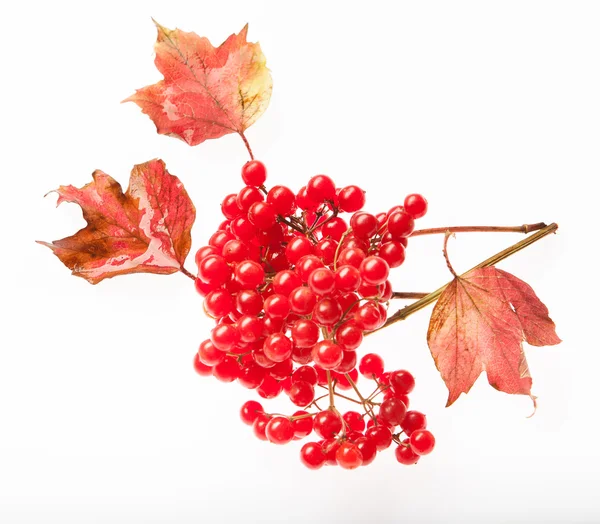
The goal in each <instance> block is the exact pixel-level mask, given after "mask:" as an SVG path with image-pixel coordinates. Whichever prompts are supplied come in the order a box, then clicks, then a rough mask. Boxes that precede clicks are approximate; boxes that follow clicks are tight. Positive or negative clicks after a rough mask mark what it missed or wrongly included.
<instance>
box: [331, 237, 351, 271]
mask: <svg viewBox="0 0 600 524" xmlns="http://www.w3.org/2000/svg"><path fill="white" fill-rule="evenodd" d="M350 233H352V228H348V229H346V231H344V234H343V235H342V236H341V238H340V241H339V242H338V245H337V247H336V248H335V255H334V257H333V270H334V271H337V261H338V256H339V255H340V251H341V248H342V245H343V244H344V240H346V237H347V236H348V235H349V234H350Z"/></svg>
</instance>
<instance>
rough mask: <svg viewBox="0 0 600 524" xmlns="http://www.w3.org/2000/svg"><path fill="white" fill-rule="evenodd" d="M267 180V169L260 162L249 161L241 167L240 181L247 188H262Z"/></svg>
mask: <svg viewBox="0 0 600 524" xmlns="http://www.w3.org/2000/svg"><path fill="white" fill-rule="evenodd" d="M266 179H267V168H266V167H265V165H264V164H263V163H262V162H261V161H260V160H250V161H249V162H246V163H245V164H244V167H242V180H243V181H244V184H246V185H247V186H262V185H263V184H264V183H265V180H266Z"/></svg>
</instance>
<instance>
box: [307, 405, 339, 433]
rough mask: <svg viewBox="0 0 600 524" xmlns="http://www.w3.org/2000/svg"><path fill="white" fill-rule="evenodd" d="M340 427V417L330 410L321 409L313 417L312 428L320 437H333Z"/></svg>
mask: <svg viewBox="0 0 600 524" xmlns="http://www.w3.org/2000/svg"><path fill="white" fill-rule="evenodd" d="M342 427H343V424H342V419H341V418H340V417H339V416H338V415H337V413H335V412H334V411H331V410H326V411H321V412H320V413H318V414H317V415H315V417H314V418H313V429H314V430H315V433H316V434H317V435H319V436H320V437H321V438H325V439H327V438H332V437H335V436H336V435H337V434H338V433H339V432H340V431H342Z"/></svg>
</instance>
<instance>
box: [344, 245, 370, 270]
mask: <svg viewBox="0 0 600 524" xmlns="http://www.w3.org/2000/svg"><path fill="white" fill-rule="evenodd" d="M365 257H366V255H365V252H364V251H363V250H362V249H358V248H346V249H343V250H342V251H341V252H340V255H339V257H338V259H337V266H338V267H340V266H352V267H355V268H359V267H360V265H361V264H362V261H363V260H364V259H365Z"/></svg>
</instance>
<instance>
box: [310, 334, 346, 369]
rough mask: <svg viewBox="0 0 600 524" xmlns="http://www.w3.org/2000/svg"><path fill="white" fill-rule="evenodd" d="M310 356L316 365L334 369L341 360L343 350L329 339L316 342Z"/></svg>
mask: <svg viewBox="0 0 600 524" xmlns="http://www.w3.org/2000/svg"><path fill="white" fill-rule="evenodd" d="M312 357H313V360H314V361H315V364H316V365H317V366H320V367H322V368H323V369H335V368H337V367H338V366H339V365H340V363H341V362H342V358H343V357H344V352H343V351H342V348H341V347H340V346H338V345H337V344H335V343H333V342H332V341H331V340H322V341H321V342H317V344H315V347H314V348H313V350H312Z"/></svg>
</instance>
